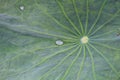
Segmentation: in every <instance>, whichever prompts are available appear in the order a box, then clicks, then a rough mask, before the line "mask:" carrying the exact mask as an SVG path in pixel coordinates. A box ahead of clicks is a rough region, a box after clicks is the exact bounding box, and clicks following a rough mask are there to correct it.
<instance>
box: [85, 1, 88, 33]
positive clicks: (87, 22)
mask: <svg viewBox="0 0 120 80" xmlns="http://www.w3.org/2000/svg"><path fill="white" fill-rule="evenodd" d="M86 9H87V11H86V26H85V34H86V33H87V28H88V20H89V1H88V0H87V2H86Z"/></svg>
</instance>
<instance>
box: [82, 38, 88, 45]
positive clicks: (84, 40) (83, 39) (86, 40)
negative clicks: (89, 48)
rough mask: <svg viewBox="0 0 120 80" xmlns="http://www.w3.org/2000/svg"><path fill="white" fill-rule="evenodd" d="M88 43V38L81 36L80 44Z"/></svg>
mask: <svg viewBox="0 0 120 80" xmlns="http://www.w3.org/2000/svg"><path fill="white" fill-rule="evenodd" d="M88 41H89V38H88V37H87V36H83V37H82V38H81V42H82V43H83V44H86V43H88Z"/></svg>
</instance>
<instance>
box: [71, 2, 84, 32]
mask: <svg viewBox="0 0 120 80" xmlns="http://www.w3.org/2000/svg"><path fill="white" fill-rule="evenodd" d="M72 2H73V6H74V9H75V12H76V16H77V19H78V21H79V25H80V27H81V30H82V33H81V34H83V33H84V30H83V24H82V22H81V19H80V16H79V12H78V9H77V7H76V3H75V0H72Z"/></svg>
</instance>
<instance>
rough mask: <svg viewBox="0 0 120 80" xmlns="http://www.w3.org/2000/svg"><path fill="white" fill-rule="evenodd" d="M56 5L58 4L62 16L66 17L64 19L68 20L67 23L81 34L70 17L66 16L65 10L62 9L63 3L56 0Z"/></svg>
mask: <svg viewBox="0 0 120 80" xmlns="http://www.w3.org/2000/svg"><path fill="white" fill-rule="evenodd" d="M56 1H57V3H58V5H59V6H60V8H61V10H62V12H63V14H64V16H65V17H66V19H67V20H68V21H69V23H70V24H71V25H72V26H73V28H74V29H75V30H76V31H77V32H78V33H79V34H80V35H81V33H80V31H79V30H78V28H77V27H76V26H75V24H74V23H73V22H72V21H71V19H70V18H69V17H68V16H67V14H66V12H65V10H64V7H63V5H62V4H61V3H60V1H58V0H56Z"/></svg>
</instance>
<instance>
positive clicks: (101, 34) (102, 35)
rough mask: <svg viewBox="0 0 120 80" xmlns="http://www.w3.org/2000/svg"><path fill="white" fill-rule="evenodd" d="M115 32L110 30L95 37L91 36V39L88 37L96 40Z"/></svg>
mask: <svg viewBox="0 0 120 80" xmlns="http://www.w3.org/2000/svg"><path fill="white" fill-rule="evenodd" d="M115 31H116V30H111V31H108V32H105V33H102V34H98V35H96V36H92V37H90V38H98V37H100V36H104V35H107V34H110V33H113V32H115Z"/></svg>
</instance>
